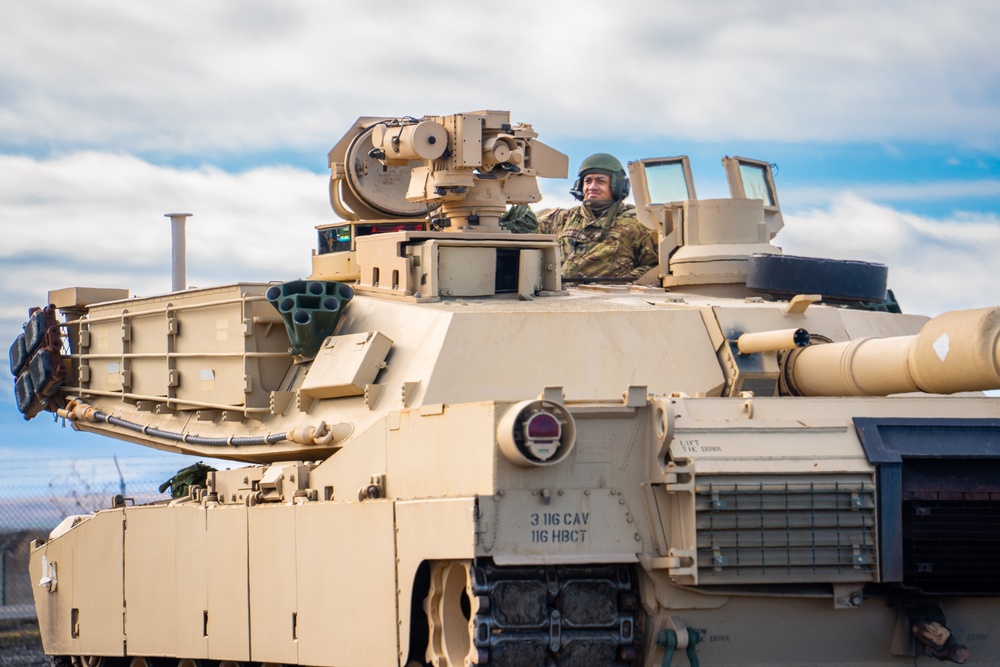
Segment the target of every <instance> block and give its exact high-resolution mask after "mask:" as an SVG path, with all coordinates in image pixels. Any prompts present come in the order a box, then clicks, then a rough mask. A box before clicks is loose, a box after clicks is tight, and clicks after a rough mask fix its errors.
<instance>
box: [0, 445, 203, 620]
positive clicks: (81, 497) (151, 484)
mask: <svg viewBox="0 0 1000 667" xmlns="http://www.w3.org/2000/svg"><path fill="white" fill-rule="evenodd" d="M192 460H193V459H192ZM190 462H191V461H190V460H188V457H112V458H99V459H57V458H53V459H16V460H13V461H6V462H4V463H3V464H2V465H0V619H3V618H18V617H33V616H34V603H33V601H32V596H31V581H30V579H29V577H28V554H29V549H30V545H31V541H32V540H34V539H35V538H38V537H45V536H47V535H48V534H49V532H50V531H51V530H52V529H53V528H55V527H56V526H57V525H58V524H59V522H60V521H62V520H63V519H64V518H65V517H67V516H70V515H74V514H87V513H89V512H93V511H95V510H99V509H104V508H107V507H110V506H111V499H112V497H113V496H115V495H117V494H121V495H123V496H125V497H127V498H134V499H135V502H136V503H137V504H139V503H144V502H151V501H154V500H158V499H163V498H168V497H169V490H168V491H167V493H160V491H159V486H160V484H162V483H163V482H165V481H166V480H168V479H170V477H172V476H173V475H174V473H175V472H177V470H179V469H180V468H183V467H185V466H187V465H189V464H190Z"/></svg>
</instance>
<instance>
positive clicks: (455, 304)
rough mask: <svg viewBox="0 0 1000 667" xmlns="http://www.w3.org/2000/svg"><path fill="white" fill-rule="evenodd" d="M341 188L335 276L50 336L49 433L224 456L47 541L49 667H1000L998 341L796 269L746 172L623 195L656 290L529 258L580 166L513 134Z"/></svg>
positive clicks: (113, 309)
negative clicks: (539, 223)
mask: <svg viewBox="0 0 1000 667" xmlns="http://www.w3.org/2000/svg"><path fill="white" fill-rule="evenodd" d="M329 162H330V167H331V170H332V171H331V173H332V177H331V181H330V200H331V204H332V207H333V209H334V211H335V212H336V213H337V215H338V218H339V220H337V221H331V223H330V224H328V225H323V226H321V227H319V228H318V230H317V247H316V248H315V249H314V250H313V255H312V273H311V275H309V276H306V277H303V278H301V279H296V280H290V281H285V282H275V283H267V284H255V283H233V284H230V285H225V286H219V287H213V288H207V289H186V290H179V291H174V292H171V293H167V294H162V295H157V296H150V297H143V298H135V297H129V296H128V292H127V291H125V290H118V289H115V290H111V289H98V288H86V287H71V288H64V289H60V290H56V291H53V292H51V293H50V298H49V301H50V303H49V304H47V305H45V306H44V307H40V308H36V309H32V311H31V312H30V317H29V320H28V322H27V323H26V325H25V333H24V334H23V335H22V336H20V337H19V338H18V340H17V341H15V343H14V345H13V346H12V348H11V355H10V356H11V368H12V370H13V372H14V374H15V376H16V382H15V386H16V392H17V400H18V406H19V408H20V409H21V411H22V412H23V413H24V414H25V417H26V418H30V417H33V416H35V415H37V414H40V413H42V412H46V411H47V412H50V413H55V414H56V415H58V416H59V417H62V418H64V419H65V420H67V421H68V422H69V423H70V424H71V425H72V426H73V428H74V429H76V430H79V431H86V432H91V433H97V434H100V435H104V436H107V437H110V438H117V439H120V440H126V441H129V442H133V443H136V444H138V445H144V446H148V447H153V448H156V449H159V450H165V451H172V452H178V453H185V454H193V455H196V456H202V457H211V458H212V459H219V460H228V461H233V462H234V464H233V467H232V468H230V469H225V470H222V469H220V470H215V469H210V468H209V467H207V466H197V467H194V468H191V469H187V470H182V471H180V472H179V473H178V476H177V477H175V478H174V479H173V480H171V485H172V498H171V499H170V500H164V501H161V502H155V503H152V504H136V503H134V502H133V501H132V500H130V499H129V498H123V497H121V496H116V497H113V498H109V500H108V507H107V509H104V510H101V511H98V512H95V513H92V514H87V515H81V516H71V517H67V518H66V519H65V520H64V521H63V522H62V523H61V524H60V525H59V526H58V527H57V528H56V529H55V530H54V531H53V532H52V533H51V534H50V535H49V536H48V537H47V538H46V539H39V540H36V541H35V542H34V543H33V544H32V552H31V561H30V572H31V578H32V580H33V582H34V583H35V584H36V586H35V588H34V591H35V605H36V608H37V611H38V619H39V626H40V629H41V634H42V640H43V643H44V648H45V652H46V653H47V654H49V655H51V656H52V658H53V662H54V664H57V665H69V664H73V665H87V666H90V667H94V666H97V665H106V664H127V665H129V666H130V667H150V666H151V665H154V664H155V665H176V667H198V666H201V665H208V664H211V665H216V664H218V665H219V666H220V667H237V666H241V667H242V666H243V665H249V664H250V663H253V664H255V665H268V666H273V665H281V664H283V665H317V666H319V665H324V666H326V665H328V666H340V667H343V666H347V665H359V666H360V665H364V666H368V665H399V666H405V667H416V666H418V665H434V666H435V667H454V666H465V665H490V666H492V667H500V666H508V665H509V666H515V665H516V666H519V667H521V666H531V665H538V666H539V667H552V666H558V667H583V666H587V667H591V666H598V665H609V666H611V665H613V666H625V665H629V666H633V665H645V666H654V665H672V664H673V665H697V664H704V665H804V664H809V665H911V664H917V663H918V662H919V663H920V664H937V661H938V660H946V661H952V662H955V663H963V662H964V663H966V664H974V665H995V664H997V663H998V662H1000V601H998V597H997V596H998V595H1000V568H998V565H997V563H998V562H1000V524H998V521H997V519H996V517H997V513H998V510H1000V400H998V399H997V398H994V397H991V396H988V395H986V394H984V393H983V391H984V390H991V389H998V388H1000V370H998V369H1000V352H998V350H1000V309H998V308H984V309H978V310H970V311H958V312H951V313H946V314H944V315H941V316H939V317H936V318H934V319H929V318H926V317H922V316H918V315H910V314H903V313H901V312H899V308H898V307H897V306H896V304H895V302H894V300H893V299H892V298H891V293H889V292H888V291H887V289H886V276H887V270H886V267H884V266H882V265H878V264H871V263H865V262H853V261H835V260H829V259H823V258H807V257H795V256H788V255H784V254H783V253H782V252H781V250H780V248H779V247H777V246H775V245H773V244H772V240H773V239H774V237H775V235H776V234H778V233H779V231H780V229H781V227H782V225H783V222H782V218H781V210H780V206H779V203H778V197H777V190H776V188H775V183H774V179H773V176H772V173H771V167H770V166H769V165H768V163H767V162H763V161H759V160H751V159H747V158H741V157H727V158H725V159H723V167H724V169H723V171H724V172H725V174H726V178H727V179H728V182H729V186H730V194H731V196H730V197H729V198H722V199H699V198H698V197H697V195H696V192H695V187H694V182H693V179H692V177H691V169H690V164H689V161H688V159H687V158H686V157H683V156H680V157H663V158H651V159H644V160H639V161H636V162H633V163H630V164H629V174H630V176H631V181H632V187H633V191H634V194H635V198H636V204H637V209H638V214H639V217H640V220H641V221H642V222H643V224H645V225H646V226H648V227H649V228H650V229H651V230H652V231H653V233H654V234H655V236H656V238H657V241H658V248H659V261H660V263H659V267H658V268H657V269H656V270H654V271H652V272H650V273H649V274H647V275H646V276H644V277H643V278H641V279H640V280H638V281H636V282H635V283H632V284H627V283H624V282H608V281H602V282H590V283H588V282H579V283H573V284H571V283H570V282H569V281H564V280H563V278H562V277H561V276H560V272H559V267H560V252H559V245H558V241H557V239H556V238H555V237H553V236H547V235H540V234H532V233H525V234H518V233H512V232H511V231H508V229H507V227H508V226H509V224H508V223H507V220H506V218H505V216H506V215H507V211H508V207H511V206H512V205H525V204H533V203H535V202H538V201H539V200H540V195H539V189H538V184H537V179H538V178H541V177H563V178H564V177H566V173H567V166H568V161H567V158H566V156H565V155H563V154H562V153H559V152H558V151H557V150H555V149H553V148H551V147H549V146H547V145H546V144H544V143H542V142H540V141H538V135H537V133H536V132H535V131H534V130H533V129H532V127H531V126H530V125H527V124H522V123H518V124H515V123H512V122H511V119H510V114H509V113H508V112H505V111H476V112H469V113H459V114H454V115H447V116H425V117H422V118H414V117H406V118H384V117H363V118H359V119H358V121H357V122H356V123H355V124H354V125H353V126H352V127H351V128H350V130H349V131H348V132H347V133H346V134H345V135H344V137H343V138H342V139H341V140H340V141H339V142H338V143H337V144H336V146H335V147H334V148H333V149H332V150H331V151H330V153H329ZM935 658H936V659H935Z"/></svg>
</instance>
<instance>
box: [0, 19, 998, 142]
mask: <svg viewBox="0 0 1000 667" xmlns="http://www.w3.org/2000/svg"><path fill="white" fill-rule="evenodd" d="M5 20H6V23H7V25H8V26H17V29H16V30H11V29H8V30H7V31H6V32H5V35H4V39H3V40H0V63H3V64H2V65H0V83H2V85H0V89H2V90H3V91H5V92H4V93H3V104H2V106H0V136H3V137H5V139H4V143H5V144H6V145H7V146H8V148H15V149H17V150H23V151H34V152H37V151H38V150H39V147H40V146H45V147H48V149H49V150H57V149H59V148H60V147H71V148H74V149H80V148H107V147H108V146H112V147H115V148H123V149H126V150H128V151H129V152H132V153H137V152H138V153H148V154H151V155H152V154H164V155H195V154H202V155H203V154H211V153H212V152H220V151H221V152H227V151H228V152H240V151H261V150H272V149H275V148H289V147H291V148H297V149H309V150H312V148H313V147H315V146H317V145H321V146H324V147H325V146H326V145H327V143H328V142H329V140H330V138H331V132H333V133H337V132H339V130H340V128H342V127H346V126H347V125H348V124H349V123H350V121H351V120H353V119H354V118H355V117H356V116H357V115H361V114H390V115H403V114H425V113H452V112H456V111H462V110H469V109H479V108H501V109H511V110H512V111H513V112H514V116H515V119H516V120H521V121H527V122H532V123H534V124H535V125H536V126H537V127H539V128H541V129H543V132H544V133H545V134H546V135H547V136H557V135H558V136H568V137H586V136H593V135H594V134H595V133H600V134H601V135H602V136H606V137H609V138H612V137H631V138H633V139H634V138H635V136H636V134H637V133H642V134H645V135H647V136H649V137H684V138H688V139H702V140H706V139H711V140H716V139H725V138H743V139H759V140H779V141H801V140H839V139H845V138H849V139H852V140H858V141H868V140H873V139H876V138H886V137H890V138H901V139H909V140H923V139H926V138H927V137H928V135H931V136H934V137H936V138H939V139H947V140H954V141H957V142H965V143H969V144H976V145H983V146H994V147H995V146H996V145H997V144H998V138H1000V114H998V113H997V103H998V98H1000V60H998V59H997V58H995V57H994V56H995V46H994V45H993V34H994V33H995V29H993V28H998V27H1000V6H997V5H996V3H989V2H968V3H960V4H955V5H954V6H949V8H948V11H947V12H942V11H941V10H940V4H939V3H933V2H930V1H929V0H908V1H907V2H888V3H875V4H870V5H862V4H860V3H854V2H833V3H822V4H815V3H795V2H789V1H788V0H768V1H764V2H759V3H753V4H752V5H748V4H746V3H744V2H740V1H738V0H726V1H721V2H713V3H701V4H692V3H680V2H661V3H652V2H643V1H639V0H624V1H623V2H617V3H583V4H580V3H568V2H549V3H537V2H531V3H529V2H527V1H525V0H514V1H512V2H511V3H508V5H505V8H504V11H503V13H502V14H499V13H497V12H496V11H495V7H494V6H493V5H488V4H468V5H465V6H463V7H462V8H461V9H458V8H456V6H454V5H453V4H452V3H447V2H442V1H440V0H438V1H433V2H426V3H408V4H407V3H393V4H390V5H385V6H381V5H380V6H379V7H378V9H377V10H376V9H372V7H371V6H370V5H364V4H353V5H352V4H346V5H345V4H343V3H326V4H317V3H309V2H306V1H305V0H289V1H288V2H284V3H281V4H280V5H279V4H276V3H272V2H265V1H263V0H254V1H252V2H235V0H228V1H223V2H213V3H200V2H195V1H194V0H178V1H177V2H174V3H171V4H170V5H169V7H167V6H165V5H164V6H161V5H157V4H148V3H147V4H143V3H139V4H136V3H128V2H124V1H123V0H102V1H98V2H91V3H83V4H80V3H78V4H73V5H66V4H65V3H61V2H60V3H57V2H55V0H37V1H36V2H31V3H15V4H13V5H12V6H10V7H7V8H6V11H5Z"/></svg>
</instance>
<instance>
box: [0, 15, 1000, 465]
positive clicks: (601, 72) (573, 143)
mask: <svg viewBox="0 0 1000 667" xmlns="http://www.w3.org/2000/svg"><path fill="white" fill-rule="evenodd" d="M0 8H2V16H3V22H2V27H0V263H2V267H3V280H2V281H0V340H2V341H3V342H4V346H5V348H4V349H6V347H7V346H9V344H10V342H11V341H12V340H13V339H14V337H15V336H16V335H17V334H18V333H19V332H20V328H21V323H22V322H23V321H24V319H25V317H26V315H27V309H28V307H30V306H35V305H42V304H44V303H45V301H46V298H47V296H46V294H47V292H48V290H49V289H54V288H60V287H66V286H72V285H86V286H95V287H126V288H129V289H131V290H132V292H133V293H134V294H140V295H144V294H154V293H158V292H163V291H166V290H168V289H169V287H170V225H169V222H168V221H167V220H166V219H165V218H164V217H163V214H164V213H167V212H171V211H178V210H183V211H186V212H192V213H194V217H193V218H192V219H191V220H190V221H189V223H188V277H189V283H190V284H192V285H198V286H208V285H213V284H224V283H228V282H233V281H237V280H246V281H266V280H279V279H280V280H285V279H293V278H298V277H301V276H303V275H305V274H307V273H308V271H309V249H310V247H311V246H312V245H313V243H314V239H315V235H314V231H313V228H314V226H315V225H317V224H322V223H325V222H329V221H331V220H332V219H333V217H332V213H331V212H330V210H329V205H328V203H327V194H326V187H327V186H326V181H327V178H328V173H327V171H326V162H325V158H326V152H327V151H328V150H329V148H330V147H331V146H332V145H333V144H334V143H335V142H336V141H337V140H338V139H339V138H340V137H341V136H342V134H343V133H344V132H345V130H346V129H347V128H348V127H349V126H350V124H351V123H352V122H353V121H354V119H355V118H357V117H358V116H362V115H387V116H395V115H413V116H422V115H425V114H448V113H455V112H460V111H468V110H474V109H483V108H487V109H505V110H510V111H511V112H512V116H513V120H515V121H520V122H527V123H531V124H532V125H534V127H535V129H536V130H537V131H538V132H539V133H540V135H541V139H542V140H543V141H545V142H546V143H548V144H550V145H552V146H554V147H556V148H558V149H560V150H562V151H563V152H565V153H567V154H568V155H569V156H570V165H571V169H572V170H574V171H575V169H576V166H577V165H578V164H579V162H580V160H582V159H583V157H585V156H586V155H588V154H590V153H592V152H595V151H607V152H612V153H615V154H616V155H618V156H619V157H620V158H621V159H622V160H623V161H625V160H633V159H637V158H641V157H657V156H665V155H681V154H686V155H690V156H691V158H692V161H693V163H694V168H695V179H696V183H697V187H698V193H699V196H701V197H711V196H725V193H726V189H725V186H724V179H723V173H722V168H721V164H720V162H719V160H720V158H721V157H722V156H723V155H744V156H747V157H754V158H759V159H766V160H768V161H770V162H774V163H776V164H777V165H778V175H777V184H778V189H779V197H780V199H781V203H782V207H783V211H784V218H785V223H786V228H785V230H784V231H783V232H782V233H781V234H780V235H779V236H778V238H777V239H776V243H777V244H778V245H781V246H782V247H783V248H784V250H785V252H787V253H791V254H800V255H813V256H816V255H821V256H831V257H836V258H844V259H858V260H865V261H876V262H884V263H886V264H888V265H889V267H890V271H889V282H890V287H891V288H892V289H893V290H894V291H895V293H896V295H897V298H898V299H899V300H900V302H901V304H902V305H903V307H904V310H906V311H908V312H919V313H925V314H929V315H934V314H937V313H940V312H943V311H945V310H949V309H953V308H968V307H980V306H987V305H994V304H996V303H997V301H998V299H997V297H996V296H995V289H994V284H995V281H994V279H993V275H992V271H991V269H992V268H993V267H994V265H995V260H996V258H997V255H998V251H1000V47H998V46H997V41H996V35H997V34H998V33H1000V3H997V2H995V0H967V1H966V0H957V1H956V2H953V3H947V4H943V3H941V2H939V1H935V2H930V1H927V0H902V1H892V0H886V1H882V2H878V3H872V2H867V1H864V2H861V1H859V2H854V1H839V2H838V1H836V0H832V1H827V2H822V3H812V2H801V1H800V0H757V1H756V2H753V3H749V2H745V1H744V0H719V1H714V0H705V1H703V2H698V3H694V2H676V1H673V0H667V1H664V0H644V1H637V0H618V1H616V2H610V3H603V2H602V3H596V2H589V1H581V0H576V1H574V2H563V1H548V2H537V1H534V2H525V1H522V0H513V1H510V2H506V3H478V2H476V3H473V2H443V1H433V0H430V1H424V2H410V3H403V2H395V1H393V0H390V1H388V2H383V3H377V4H373V3H347V2H336V3H334V2H326V3H319V2H307V1H306V0H283V1H282V2H275V1H266V0H239V1H236V0H213V1H211V2H205V1H204V0H175V1H173V2H170V3H142V2H134V1H133V0H87V1H84V2H68V1H64V0H32V1H31V2H18V1H17V0H0ZM569 185H570V182H569V181H562V180H559V181H548V182H546V183H543V186H542V187H543V193H544V194H545V195H546V200H547V201H548V202H549V203H555V204H565V203H568V202H569V201H570V200H569V196H568V194H567V190H568V188H569ZM40 422H41V423H40ZM0 434H2V436H3V438H2V444H0V455H12V454H14V453H16V454H21V455H25V454H28V455H35V454H39V453H55V452H60V453H64V452H68V451H71V452H73V453H74V455H80V456H93V455H98V454H103V453H105V452H115V453H126V454H133V453H135V449H136V448H135V447H134V446H127V445H117V446H111V445H107V444H103V441H102V440H100V439H97V438H91V437H87V436H83V435H79V434H72V433H70V432H69V431H63V430H60V429H59V428H58V425H57V424H54V423H52V422H51V419H49V418H48V417H46V416H45V415H43V416H41V417H39V418H37V419H35V420H34V421H32V422H31V423H30V424H26V423H24V422H23V420H22V419H21V418H20V415H19V414H18V413H17V410H16V408H15V405H14V401H13V393H12V383H11V382H7V383H4V384H3V387H2V388H0ZM144 452H145V450H142V451H141V452H140V453H144Z"/></svg>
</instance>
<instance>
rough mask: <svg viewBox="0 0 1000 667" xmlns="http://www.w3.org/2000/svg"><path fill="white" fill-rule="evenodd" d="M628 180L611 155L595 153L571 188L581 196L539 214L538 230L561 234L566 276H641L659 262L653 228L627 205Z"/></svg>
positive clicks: (586, 162) (576, 194)
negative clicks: (565, 206) (572, 204)
mask: <svg viewBox="0 0 1000 667" xmlns="http://www.w3.org/2000/svg"><path fill="white" fill-rule="evenodd" d="M628 193H629V182H628V178H627V177H626V176H625V169H624V168H623V167H622V164H621V162H619V161H618V159H617V158H615V157H614V156H613V155H608V154H607V153H595V154H594V155H591V156H590V157H588V158H587V159H585V160H584V161H583V163H581V164H580V171H579V174H578V176H577V179H576V182H575V183H574V184H573V189H572V190H570V194H572V195H573V196H574V197H575V198H577V199H579V200H582V202H583V203H581V204H580V205H579V206H576V207H574V208H570V209H558V208H555V209H549V210H546V211H542V213H541V214H539V216H538V233H540V234H555V235H557V236H558V237H559V247H560V250H561V251H562V275H563V278H567V279H570V280H572V279H575V278H631V279H633V280H635V279H638V278H641V277H642V275H643V274H644V273H646V272H647V271H649V270H650V269H652V268H654V267H656V266H657V265H658V264H659V256H658V255H657V252H656V243H655V242H654V240H653V234H652V232H651V231H650V230H649V229H647V228H646V227H645V226H644V225H643V224H642V223H641V222H639V220H638V219H637V218H636V215H635V206H633V205H632V204H626V203H625V201H624V200H625V197H627V196H628Z"/></svg>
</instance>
